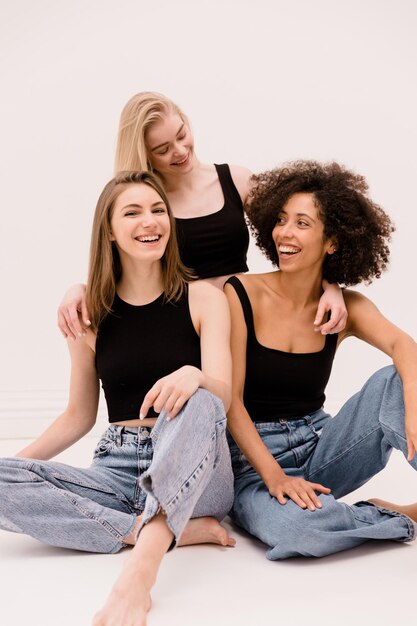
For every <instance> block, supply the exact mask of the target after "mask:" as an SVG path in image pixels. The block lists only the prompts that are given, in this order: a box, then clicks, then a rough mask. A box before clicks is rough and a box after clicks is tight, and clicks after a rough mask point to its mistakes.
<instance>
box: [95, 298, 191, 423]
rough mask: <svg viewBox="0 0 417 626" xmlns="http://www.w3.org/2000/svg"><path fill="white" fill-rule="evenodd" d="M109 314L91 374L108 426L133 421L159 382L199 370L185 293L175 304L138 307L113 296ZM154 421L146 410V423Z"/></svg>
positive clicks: (162, 302)
mask: <svg viewBox="0 0 417 626" xmlns="http://www.w3.org/2000/svg"><path fill="white" fill-rule="evenodd" d="M112 309H113V312H112V313H109V314H108V315H107V316H106V317H105V319H104V321H103V323H102V324H101V326H100V329H99V332H98V335H97V341H96V368H97V372H98V376H99V378H100V379H101V384H102V387H103V390H104V394H105V397H106V403H107V410H108V415H109V421H110V422H119V421H122V420H129V419H137V418H138V417H139V409H140V406H141V404H142V402H143V399H144V397H145V395H146V393H147V392H148V391H149V389H150V388H151V387H152V385H153V384H154V383H155V382H156V381H157V380H158V379H159V378H161V377H162V376H166V375H167V374H171V373H172V372H173V371H174V370H176V369H178V368H180V367H182V366H183V365H194V366H195V367H198V368H201V355H200V338H199V336H198V334H197V333H196V331H195V329H194V326H193V322H192V319H191V315H190V309H189V305H188V290H187V293H185V294H184V295H183V296H182V298H180V300H178V301H176V302H166V301H165V299H164V294H161V295H160V296H159V297H158V298H157V299H156V300H154V301H153V302H150V303H149V304H145V305H143V306H134V305H132V304H128V303H127V302H124V301H123V300H121V299H120V298H119V296H117V295H116V297H115V299H114V302H113V307H112ZM155 415H156V413H155V411H154V410H153V409H150V410H149V412H148V415H147V417H154V416H155Z"/></svg>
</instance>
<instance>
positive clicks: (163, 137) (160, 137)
mask: <svg viewBox="0 0 417 626" xmlns="http://www.w3.org/2000/svg"><path fill="white" fill-rule="evenodd" d="M183 123H184V122H183V120H182V119H181V117H180V116H179V115H178V113H174V112H173V111H169V112H168V113H166V114H165V115H164V116H163V117H162V118H161V119H160V120H157V121H156V122H154V123H153V124H152V126H151V127H150V128H149V129H148V131H147V133H146V143H147V145H148V147H149V148H150V149H151V150H152V148H153V146H158V145H159V144H160V143H164V142H166V141H172V139H174V138H175V137H176V135H177V133H178V131H179V129H180V128H181V126H182V125H183Z"/></svg>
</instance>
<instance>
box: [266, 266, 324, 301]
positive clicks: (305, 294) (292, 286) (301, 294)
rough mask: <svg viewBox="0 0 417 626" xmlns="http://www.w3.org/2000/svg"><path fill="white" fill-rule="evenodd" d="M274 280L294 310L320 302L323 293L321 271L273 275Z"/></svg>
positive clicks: (277, 273)
mask: <svg viewBox="0 0 417 626" xmlns="http://www.w3.org/2000/svg"><path fill="white" fill-rule="evenodd" d="M275 280H276V281H277V284H278V286H279V290H280V292H281V293H282V295H283V296H284V297H285V298H286V299H287V300H289V301H291V302H292V304H293V306H294V308H297V309H300V308H306V307H307V306H309V305H311V304H313V303H316V302H318V301H319V300H320V298H321V295H322V293H323V287H322V282H323V275H322V272H321V271H317V272H312V271H311V270H308V271H307V270H306V271H305V272H296V273H291V272H288V273H286V272H282V271H278V272H276V273H275Z"/></svg>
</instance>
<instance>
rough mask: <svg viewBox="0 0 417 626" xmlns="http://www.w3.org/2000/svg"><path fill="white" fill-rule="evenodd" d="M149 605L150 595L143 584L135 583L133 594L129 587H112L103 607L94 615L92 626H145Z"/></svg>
mask: <svg viewBox="0 0 417 626" xmlns="http://www.w3.org/2000/svg"><path fill="white" fill-rule="evenodd" d="M151 606H152V601H151V596H150V593H149V591H148V589H147V588H146V587H145V586H143V585H141V584H137V585H136V586H135V589H134V593H133V594H132V592H131V590H129V589H118V588H117V587H114V588H113V590H112V592H111V593H110V596H109V597H108V599H107V602H106V604H105V605H104V607H103V608H102V609H101V611H99V612H98V613H96V615H95V616H94V619H93V626H114V624H135V626H146V621H147V620H146V618H147V613H148V611H149V610H150V608H151Z"/></svg>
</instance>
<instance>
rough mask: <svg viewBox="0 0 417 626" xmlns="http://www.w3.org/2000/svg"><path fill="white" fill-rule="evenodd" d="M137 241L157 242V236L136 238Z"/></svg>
mask: <svg viewBox="0 0 417 626" xmlns="http://www.w3.org/2000/svg"><path fill="white" fill-rule="evenodd" d="M138 239H139V241H158V239H159V235H148V236H147V237H138Z"/></svg>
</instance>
